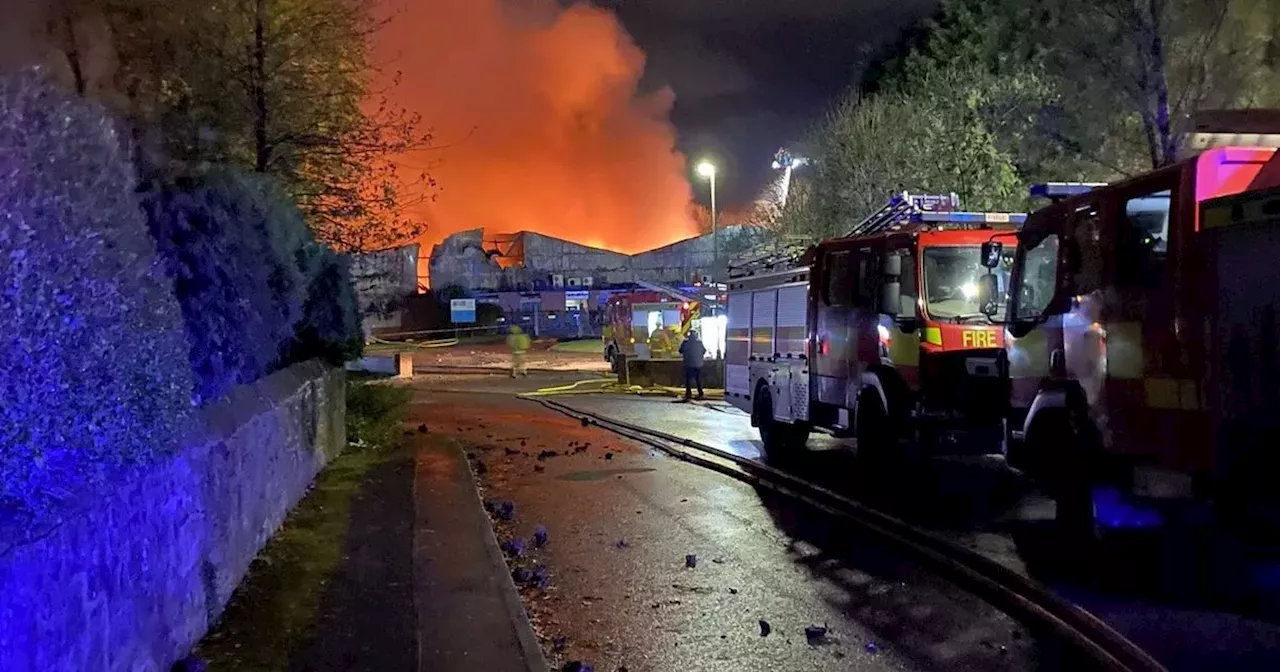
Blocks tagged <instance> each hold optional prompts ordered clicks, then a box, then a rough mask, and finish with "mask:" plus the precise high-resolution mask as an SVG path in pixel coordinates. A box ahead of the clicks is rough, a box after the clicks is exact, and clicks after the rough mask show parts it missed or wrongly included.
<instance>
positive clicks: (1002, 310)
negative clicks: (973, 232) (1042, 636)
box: [979, 117, 1280, 536]
mask: <svg viewBox="0 0 1280 672" xmlns="http://www.w3.org/2000/svg"><path fill="white" fill-rule="evenodd" d="M1219 119H1221V117H1219ZM1272 121H1273V122H1280V117H1276V118H1273V120H1272ZM1213 123H1214V122H1213V121H1212V118H1210V120H1208V121H1204V120H1202V122H1201V123H1198V124H1197V127H1198V129H1199V131H1200V134H1198V135H1193V136H1191V140H1192V144H1193V145H1195V146H1196V148H1197V149H1203V148H1205V146H1206V145H1210V146H1211V145H1213V144H1214V143H1222V142H1223V141H1224V140H1225V142H1226V143H1227V144H1233V143H1234V144H1239V143H1240V142H1241V141H1242V140H1243V141H1244V142H1247V143H1249V145H1250V146H1218V147H1210V148H1207V150H1206V151H1203V152H1202V153H1200V154H1198V155H1196V156H1194V157H1191V158H1187V159H1184V160H1182V161H1181V162H1180V163H1176V164H1174V165H1171V166H1169V167H1166V168H1162V169H1159V170H1156V171H1154V172H1151V173H1148V174H1145V175H1141V176H1139V177H1135V178H1132V179H1128V180H1124V181H1121V182H1117V183H1114V184H1109V185H1091V184H1049V185H1039V186H1037V187H1035V188H1033V190H1032V193H1033V195H1035V196H1042V197H1047V198H1049V199H1051V200H1052V201H1053V202H1052V203H1051V204H1050V205H1048V206H1046V207H1044V208H1042V209H1040V210H1038V211H1036V212H1034V213H1032V214H1031V215H1029V216H1028V218H1027V221H1026V224H1025V225H1024V227H1023V228H1022V230H1021V231H1020V232H1019V234H1018V241H1019V247H1018V250H1017V252H1016V254H1015V260H1014V263H1013V269H1012V278H1011V282H1010V284H1009V287H1010V289H1009V291H1008V292H1007V295H1006V296H1004V297H1002V298H1001V291H1002V290H1001V288H998V287H996V286H995V284H996V278H995V277H993V276H986V277H984V278H983V279H982V281H981V282H980V291H979V294H981V299H980V302H981V303H982V304H983V310H984V311H986V312H988V313H990V314H992V315H996V314H997V313H999V314H1002V315H1004V314H1007V324H1006V330H1007V336H1006V339H1005V351H1006V355H1007V357H1006V358H1005V359H1004V360H1002V366H1003V367H1005V369H1004V371H1003V373H1004V375H1006V376H1008V378H1009V380H1010V408H1009V410H1008V415H1007V420H1006V422H1007V428H1008V432H1007V437H1006V438H1007V453H1008V460H1009V464H1010V465H1011V466H1013V467H1017V468H1020V469H1022V470H1024V471H1026V472H1028V473H1030V474H1031V475H1032V476H1034V477H1036V478H1037V479H1039V480H1040V482H1041V483H1042V484H1043V485H1044V486H1045V487H1046V490H1047V491H1048V492H1049V494H1050V495H1052V496H1053V497H1055V498H1056V499H1057V502H1058V521H1059V524H1060V525H1061V526H1063V527H1064V531H1065V532H1070V533H1087V534H1088V535H1089V536H1092V535H1094V534H1096V533H1097V531H1098V529H1099V528H1100V527H1109V526H1130V525H1155V524H1159V523H1160V522H1161V520H1162V519H1164V518H1167V516H1168V515H1169V513H1170V512H1173V511H1186V510H1187V509H1188V507H1184V506H1176V505H1174V506H1170V505H1168V504H1171V503H1172V502H1177V501H1182V502H1188V501H1190V502H1192V503H1195V502H1200V503H1204V502H1212V503H1213V504H1214V505H1215V508H1216V509H1218V510H1219V511H1235V512H1239V511H1242V510H1244V509H1250V510H1257V507H1254V506H1253V505H1254V504H1257V503H1259V502H1261V501H1263V500H1268V499H1270V500H1273V501H1271V504H1275V503H1277V502H1280V499H1277V498H1276V496H1275V493H1278V492H1280V491H1277V490H1276V488H1275V480H1274V479H1275V476H1276V473H1277V471H1276V466H1277V464H1278V463H1277V461H1276V458H1275V455H1276V452H1275V451H1276V446H1280V440H1278V439H1280V429H1278V426H1277V423H1278V422H1280V405H1278V402H1277V399H1278V398H1280V361H1278V360H1280V346H1277V332H1278V330H1280V323H1278V322H1277V317H1276V310H1277V307H1280V270H1278V269H1277V263H1280V192H1277V191H1276V187H1277V186H1280V158H1278V157H1277V154H1276V149H1274V148H1272V147H1267V146H1262V145H1265V144H1268V143H1269V144H1272V145H1277V144H1280V142H1276V141H1278V140H1280V136H1275V135H1272V136H1266V135H1262V134H1259V133H1258V131H1257V129H1252V132H1251V133H1250V134H1249V135H1247V136H1227V137H1225V138H1224V137H1222V136H1220V135H1219V136H1217V137H1214V136H1213V135H1209V136H1206V135H1205V133H1210V132H1211V131H1212V124H1213ZM1272 128H1280V123H1275V124H1274V125H1273V126H1272ZM1206 138H1208V139H1206ZM999 248H1000V241H993V242H992V243H990V244H988V245H986V246H984V253H983V256H984V261H988V259H987V257H988V256H990V257H995V256H998V252H999ZM1006 302H1007V305H1002V304H1005V303H1006ZM1104 485H1105V486H1109V487H1106V488H1103V487H1100V486H1104ZM1101 493H1109V494H1110V495H1111V497H1101V496H1099V495H1100V494H1101ZM1117 495H1123V497H1122V498H1120V499H1118V500H1117V499H1114V497H1115V496H1117ZM1109 501H1111V502H1116V501H1118V502H1119V503H1120V505H1118V506H1112V505H1110V504H1107V502H1109ZM1162 503H1163V504H1162ZM1146 504H1155V506H1144V505H1146ZM1189 508H1190V509H1192V510H1194V509H1195V508H1197V507H1194V506H1193V507H1189Z"/></svg>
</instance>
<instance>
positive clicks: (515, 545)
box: [502, 539, 524, 558]
mask: <svg viewBox="0 0 1280 672" xmlns="http://www.w3.org/2000/svg"><path fill="white" fill-rule="evenodd" d="M502 552H503V553H506V554H507V555H508V556H510V557H513V558H519V557H521V556H523V555H524V540H523V539H508V540H506V541H504V542H502Z"/></svg>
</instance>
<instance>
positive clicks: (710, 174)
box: [698, 161, 720, 273]
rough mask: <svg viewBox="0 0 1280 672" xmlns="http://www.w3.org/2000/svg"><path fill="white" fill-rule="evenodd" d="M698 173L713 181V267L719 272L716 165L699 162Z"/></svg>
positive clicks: (714, 270)
mask: <svg viewBox="0 0 1280 672" xmlns="http://www.w3.org/2000/svg"><path fill="white" fill-rule="evenodd" d="M698 174H699V175H701V176H703V177H705V178H707V180H708V181H709V182H710V183H711V250H712V253H711V269H712V272H713V273H719V272H720V271H719V269H720V235H719V230H718V229H717V228H716V167H715V165H714V164H712V163H711V162H710V161H703V162H702V163H699V164H698Z"/></svg>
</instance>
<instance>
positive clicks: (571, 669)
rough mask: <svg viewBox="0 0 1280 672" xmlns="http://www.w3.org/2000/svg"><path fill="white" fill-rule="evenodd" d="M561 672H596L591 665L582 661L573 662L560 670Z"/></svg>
mask: <svg viewBox="0 0 1280 672" xmlns="http://www.w3.org/2000/svg"><path fill="white" fill-rule="evenodd" d="M560 672H594V670H593V668H592V667H591V666H590V665H588V664H586V663H584V662H582V661H580V660H571V661H569V662H567V663H565V664H564V667H562V668H560Z"/></svg>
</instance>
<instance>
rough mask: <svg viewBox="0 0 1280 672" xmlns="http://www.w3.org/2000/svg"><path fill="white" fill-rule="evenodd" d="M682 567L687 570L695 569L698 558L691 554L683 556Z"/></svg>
mask: <svg viewBox="0 0 1280 672" xmlns="http://www.w3.org/2000/svg"><path fill="white" fill-rule="evenodd" d="M684 566H685V567H687V568H689V569H694V568H695V567H697V566H698V556H697V555H694V554H693V553H690V554H688V555H686V556H684Z"/></svg>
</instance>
